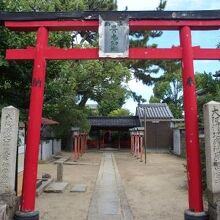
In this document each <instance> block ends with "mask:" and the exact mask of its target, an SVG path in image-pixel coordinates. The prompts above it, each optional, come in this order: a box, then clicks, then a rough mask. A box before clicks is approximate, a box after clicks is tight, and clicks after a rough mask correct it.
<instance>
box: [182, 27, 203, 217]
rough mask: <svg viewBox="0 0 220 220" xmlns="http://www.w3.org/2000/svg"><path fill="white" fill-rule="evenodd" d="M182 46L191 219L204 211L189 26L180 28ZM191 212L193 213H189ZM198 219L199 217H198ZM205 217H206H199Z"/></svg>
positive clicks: (187, 214) (187, 215) (186, 215)
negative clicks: (195, 214)
mask: <svg viewBox="0 0 220 220" xmlns="http://www.w3.org/2000/svg"><path fill="white" fill-rule="evenodd" d="M180 42H181V46H182V53H183V55H182V56H183V57H182V81H183V95H184V112H185V129H186V137H185V140H186V154H187V177H188V197H189V210H188V211H186V212H185V219H191V218H190V217H189V216H192V215H193V216H194V214H193V213H198V212H203V199H202V181H201V163H200V149H199V136H198V118H197V117H198V116H197V115H198V112H197V99H196V83H195V76H194V68H193V50H192V41H191V29H190V27H188V26H185V27H183V28H181V30H180ZM187 212H190V213H191V214H189V213H187ZM193 219H194V218H193ZM196 219H197V218H196ZM199 219H204V218H199Z"/></svg>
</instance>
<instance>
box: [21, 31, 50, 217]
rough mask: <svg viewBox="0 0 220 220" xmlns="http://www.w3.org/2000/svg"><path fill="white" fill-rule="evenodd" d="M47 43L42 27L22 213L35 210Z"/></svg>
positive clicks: (26, 157)
mask: <svg viewBox="0 0 220 220" xmlns="http://www.w3.org/2000/svg"><path fill="white" fill-rule="evenodd" d="M47 43H48V31H47V29H46V28H44V27H40V28H39V29H38V31H37V45H36V54H35V60H34V68H33V76H32V84H31V97H30V108H29V117H28V130H27V145H26V151H25V161H24V177H23V186H22V199H21V212H23V213H30V212H33V213H34V209H35V194H36V179H37V164H38V151H39V143H40V130H41V117H42V108H43V97H44V83H45V75H46V74H45V73H46V60H45V58H44V52H43V50H44V48H46V47H47ZM18 215H19V214H18ZM33 215H35V214H33ZM36 215H39V213H37V212H36Z"/></svg>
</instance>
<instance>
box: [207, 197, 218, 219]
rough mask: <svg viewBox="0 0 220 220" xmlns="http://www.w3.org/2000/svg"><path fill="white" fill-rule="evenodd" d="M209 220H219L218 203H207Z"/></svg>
mask: <svg viewBox="0 0 220 220" xmlns="http://www.w3.org/2000/svg"><path fill="white" fill-rule="evenodd" d="M209 216H210V217H209V220H220V201H219V202H216V203H215V205H213V204H211V203H209Z"/></svg>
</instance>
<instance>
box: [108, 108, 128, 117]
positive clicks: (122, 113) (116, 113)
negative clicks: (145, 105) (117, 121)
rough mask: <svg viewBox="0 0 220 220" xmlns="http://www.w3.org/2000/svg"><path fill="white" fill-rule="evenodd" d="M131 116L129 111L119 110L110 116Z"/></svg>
mask: <svg viewBox="0 0 220 220" xmlns="http://www.w3.org/2000/svg"><path fill="white" fill-rule="evenodd" d="M129 115H131V112H130V111H129V110H128V109H124V108H119V109H116V110H113V111H111V112H110V113H109V115H108V116H113V117H117V116H129Z"/></svg>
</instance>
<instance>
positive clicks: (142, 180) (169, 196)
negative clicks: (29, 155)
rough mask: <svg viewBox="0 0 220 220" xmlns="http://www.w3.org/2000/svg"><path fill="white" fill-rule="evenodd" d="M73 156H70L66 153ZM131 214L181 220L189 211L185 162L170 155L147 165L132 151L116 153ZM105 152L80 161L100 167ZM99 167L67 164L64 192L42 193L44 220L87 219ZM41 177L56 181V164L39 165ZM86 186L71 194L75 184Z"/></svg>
mask: <svg viewBox="0 0 220 220" xmlns="http://www.w3.org/2000/svg"><path fill="white" fill-rule="evenodd" d="M66 155H69V156H71V154H66ZM114 155H115V159H116V162H117V165H118V169H119V172H120V175H121V178H122V183H123V185H124V188H125V192H126V195H127V198H128V202H129V205H130V207H131V210H132V213H133V215H134V217H135V219H137V220H142V219H143V220H158V219H163V220H182V219H183V213H184V209H186V208H187V206H188V204H187V190H186V176H185V172H184V166H183V164H185V160H183V159H180V158H178V157H176V156H173V155H169V154H148V155H147V164H146V165H145V164H144V163H141V162H139V161H138V160H137V159H135V158H134V157H133V156H131V154H130V153H129V152H114ZM101 157H102V153H100V152H89V153H86V154H85V155H84V156H83V157H82V158H81V159H80V161H82V162H89V163H90V162H91V163H98V164H100V161H101ZM98 171H99V166H97V165H64V181H65V182H68V183H69V186H68V187H67V188H66V190H65V191H64V192H63V193H49V194H48V193H43V194H42V195H40V196H39V197H38V198H37V203H36V206H37V207H36V209H37V210H39V211H40V219H41V220H51V219H53V220H58V219H59V220H66V219H68V220H75V219H78V220H86V219H87V212H88V208H89V204H90V200H91V197H92V192H93V190H94V186H95V182H96V178H97V174H98ZM38 173H39V177H40V176H41V175H42V173H49V174H51V175H52V177H54V178H56V165H55V164H54V163H52V162H50V163H46V164H39V169H38ZM77 183H84V184H87V191H86V192H84V193H70V192H69V191H70V189H71V188H72V187H73V185H74V184H77Z"/></svg>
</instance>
